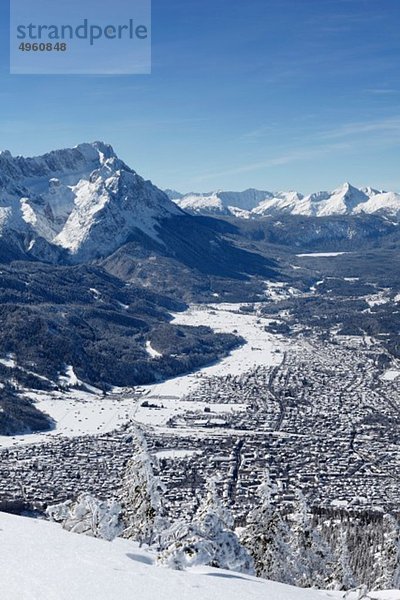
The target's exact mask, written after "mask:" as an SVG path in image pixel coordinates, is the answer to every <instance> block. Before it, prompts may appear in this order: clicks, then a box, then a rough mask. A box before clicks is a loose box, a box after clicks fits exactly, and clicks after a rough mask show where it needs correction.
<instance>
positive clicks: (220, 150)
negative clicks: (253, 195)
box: [0, 0, 400, 193]
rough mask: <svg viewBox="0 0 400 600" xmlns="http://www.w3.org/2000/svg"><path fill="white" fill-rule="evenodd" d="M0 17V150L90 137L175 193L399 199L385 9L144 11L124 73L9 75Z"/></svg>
mask: <svg viewBox="0 0 400 600" xmlns="http://www.w3.org/2000/svg"><path fill="white" fill-rule="evenodd" d="M117 5H118V2H115V6H116V11H117ZM1 7H2V8H1V12H0V46H1V53H0V147H1V148H2V149H5V148H7V149H9V150H11V152H12V153H13V154H24V155H35V154H40V153H43V152H45V151H48V150H50V149H54V148H60V147H67V146H73V145H76V144H78V143H80V142H82V141H93V140H97V139H99V140H104V141H107V142H109V143H111V144H112V145H113V146H114V148H115V150H116V151H117V153H118V154H119V155H120V156H121V158H123V159H124V160H125V161H126V162H127V163H128V164H130V166H132V167H133V168H135V169H136V170H137V171H138V172H139V173H140V174H141V175H143V176H144V177H146V178H149V179H152V180H153V181H154V182H155V183H156V184H157V185H159V186H160V187H173V188H175V189H178V190H182V191H191V190H197V191H209V190H213V189H221V188H223V189H235V190H236V189H238V190H239V189H244V188H246V187H258V188H260V189H267V190H278V189H298V190H299V191H302V192H304V193H307V192H310V191H315V190H317V189H332V188H333V187H336V186H338V185H339V184H341V183H342V182H343V181H346V180H349V181H351V182H352V183H353V184H354V185H364V184H365V185H367V184H368V185H372V186H375V187H380V188H387V189H395V190H400V168H399V157H400V152H399V150H400V33H399V31H400V1H399V0H247V1H244V0H240V1H239V0H168V1H166V0H153V9H152V12H153V23H152V39H153V66H152V74H151V75H136V76H72V75H69V76H44V75H43V76H34V75H30V76H22V75H9V50H8V44H9V42H8V34H9V26H8V12H7V10H6V8H5V3H4V0H2V3H1Z"/></svg>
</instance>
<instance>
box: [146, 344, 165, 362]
mask: <svg viewBox="0 0 400 600" xmlns="http://www.w3.org/2000/svg"><path fill="white" fill-rule="evenodd" d="M146 350H147V353H148V354H149V355H150V356H151V357H152V358H160V356H162V354H161V353H160V352H157V350H154V348H153V347H152V345H151V342H150V341H147V342H146Z"/></svg>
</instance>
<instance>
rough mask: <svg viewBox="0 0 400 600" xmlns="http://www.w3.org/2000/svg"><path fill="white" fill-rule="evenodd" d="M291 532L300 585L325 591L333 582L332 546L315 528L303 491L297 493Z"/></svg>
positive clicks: (297, 578)
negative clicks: (325, 587)
mask: <svg viewBox="0 0 400 600" xmlns="http://www.w3.org/2000/svg"><path fill="white" fill-rule="evenodd" d="M290 529H291V540H290V545H291V548H292V552H293V558H294V565H295V570H296V579H295V583H296V585H298V586H301V587H318V588H324V586H325V585H326V582H327V581H330V580H331V579H332V571H333V562H334V559H333V555H332V551H331V549H330V547H329V545H328V543H327V542H326V541H325V540H324V538H323V537H322V535H321V534H320V532H319V531H318V530H317V528H316V527H315V526H314V525H313V522H312V516H311V514H310V511H309V509H308V506H307V502H306V499H305V497H304V495H303V494H302V492H301V491H300V490H297V492H296V502H295V511H294V513H293V515H292V522H291V526H290Z"/></svg>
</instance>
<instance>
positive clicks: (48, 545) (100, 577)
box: [0, 513, 400, 600]
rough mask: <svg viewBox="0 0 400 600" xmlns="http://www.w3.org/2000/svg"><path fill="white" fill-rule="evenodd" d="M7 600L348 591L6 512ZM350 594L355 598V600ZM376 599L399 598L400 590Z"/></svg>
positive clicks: (314, 595) (235, 598)
mask: <svg viewBox="0 0 400 600" xmlns="http://www.w3.org/2000/svg"><path fill="white" fill-rule="evenodd" d="M0 543H1V552H0V598H1V599H2V600H175V599H176V600H324V599H325V600H326V599H328V598H331V599H332V600H333V599H339V598H343V593H340V592H321V591H317V590H307V589H300V588H294V587H290V586H286V585H283V584H280V583H274V582H270V581H266V580H263V579H257V578H255V577H250V576H247V575H242V574H239V573H234V572H233V571H224V570H222V569H221V570H219V569H213V568H211V567H195V568H191V569H189V570H187V571H173V570H170V569H167V568H165V567H159V566H157V565H155V564H154V558H153V556H152V555H150V554H149V553H147V552H146V551H145V550H143V549H141V548H139V547H138V545H137V544H135V543H133V542H130V541H127V540H122V539H116V540H114V541H113V542H106V541H104V540H99V539H94V538H90V537H86V536H84V535H78V534H75V533H69V532H67V531H65V530H63V529H62V528H61V526H60V525H57V524H55V523H49V522H46V521H41V520H37V519H28V518H26V517H16V516H13V515H8V514H5V513H0ZM355 597H356V596H355V595H350V596H349V600H353V599H355ZM370 597H371V598H373V599H375V598H377V599H378V598H379V599H380V600H399V599H400V592H398V591H397V592H376V594H372V595H371V596H370Z"/></svg>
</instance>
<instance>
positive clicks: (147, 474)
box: [121, 427, 165, 545]
mask: <svg viewBox="0 0 400 600" xmlns="http://www.w3.org/2000/svg"><path fill="white" fill-rule="evenodd" d="M133 441H134V446H135V454H134V455H133V457H132V458H131V459H130V460H129V462H128V464H127V467H126V472H125V477H124V481H123V486H122V494H121V502H122V508H123V517H124V521H125V525H126V528H125V530H124V534H123V535H124V537H126V538H128V539H133V540H135V541H138V542H139V543H141V544H143V543H145V544H148V545H151V544H153V543H154V541H155V539H156V536H157V535H158V533H159V531H160V530H161V529H162V528H163V527H165V518H164V507H163V497H162V494H163V492H164V489H165V488H164V485H163V483H162V482H161V480H160V478H159V477H157V476H156V475H155V472H154V471H155V468H156V467H157V461H156V459H155V458H154V457H152V456H150V454H149V451H148V448H147V443H146V440H145V437H144V435H143V432H142V431H141V430H140V429H139V428H137V427H136V428H134V429H133Z"/></svg>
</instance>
